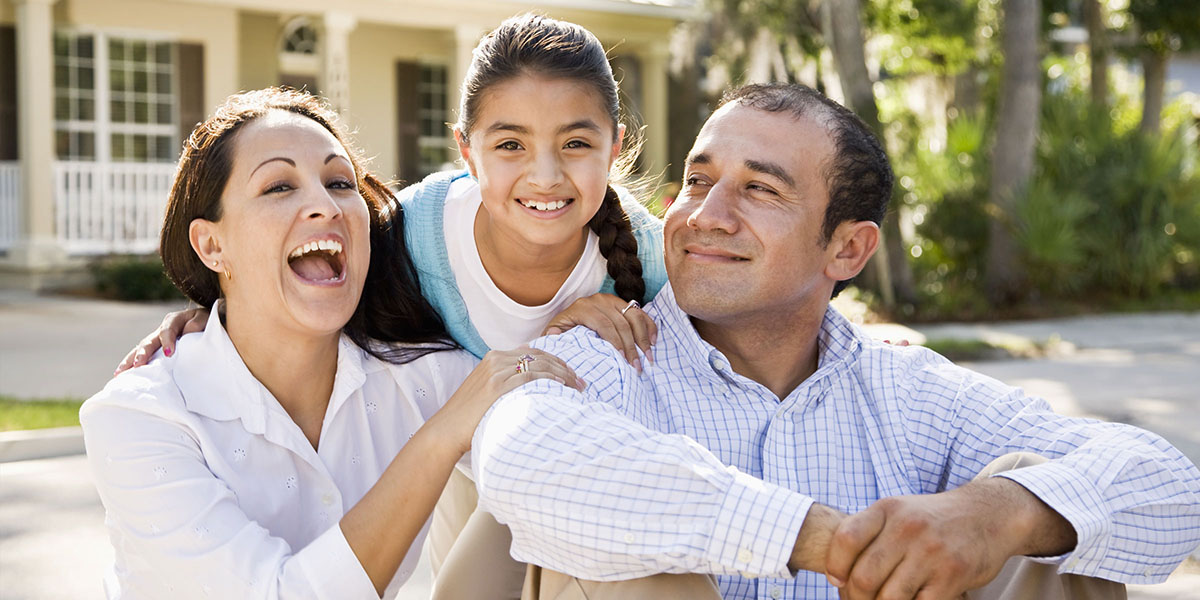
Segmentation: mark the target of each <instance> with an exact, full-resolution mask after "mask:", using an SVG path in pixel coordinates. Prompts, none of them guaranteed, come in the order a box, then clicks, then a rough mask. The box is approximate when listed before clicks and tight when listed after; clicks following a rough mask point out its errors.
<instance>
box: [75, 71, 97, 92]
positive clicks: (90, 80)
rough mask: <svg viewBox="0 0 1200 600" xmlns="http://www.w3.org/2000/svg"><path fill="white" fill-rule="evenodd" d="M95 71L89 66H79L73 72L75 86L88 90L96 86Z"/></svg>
mask: <svg viewBox="0 0 1200 600" xmlns="http://www.w3.org/2000/svg"><path fill="white" fill-rule="evenodd" d="M94 73H95V71H94V70H93V69H92V68H91V67H81V68H80V69H79V70H77V71H76V72H75V77H76V78H77V80H78V81H77V83H76V84H75V85H76V87H79V88H80V89H85V90H90V89H94V88H95V87H96V78H95V74H94Z"/></svg>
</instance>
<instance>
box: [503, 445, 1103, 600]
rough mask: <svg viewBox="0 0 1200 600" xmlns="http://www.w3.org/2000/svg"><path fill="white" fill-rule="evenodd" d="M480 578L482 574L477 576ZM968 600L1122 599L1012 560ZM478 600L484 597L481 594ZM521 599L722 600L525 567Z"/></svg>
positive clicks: (1097, 585) (1027, 460)
mask: <svg viewBox="0 0 1200 600" xmlns="http://www.w3.org/2000/svg"><path fill="white" fill-rule="evenodd" d="M1043 462H1046V459H1045V458H1043V457H1041V456H1038V455H1036V454H1029V453H1020V452H1018V453H1013V454H1006V455H1004V456H1001V457H1000V458H998V459H996V460H994V461H992V462H991V463H990V464H988V466H987V467H984V469H983V471H981V472H980V473H979V475H978V476H976V479H981V478H985V477H990V476H992V475H994V474H996V473H1000V472H1002V471H1008V470H1011V469H1019V468H1021V467H1027V466H1031V465H1035V464H1039V463H1043ZM479 576H482V575H479ZM965 596H966V598H967V599H968V600H1068V599H1070V600H1085V599H1086V600H1125V598H1126V595H1125V586H1124V585H1123V584H1120V583H1115V582H1112V581H1106V580H1103V579H1094V578H1091V577H1082V576H1079V575H1059V574H1058V573H1057V567H1056V566H1055V565H1046V564H1040V563H1036V562H1033V561H1031V560H1028V559H1025V558H1023V557H1019V556H1018V557H1013V558H1011V559H1009V561H1008V562H1007V563H1005V565H1004V568H1003V569H1002V570H1001V571H1000V574H999V575H997V576H996V578H995V579H993V580H992V582H991V583H989V584H987V585H986V586H984V587H982V588H980V589H978V590H972V591H970V592H967V593H966V594H965ZM481 597H482V596H481ZM521 598H522V600H585V599H587V600H640V599H645V600H659V599H668V600H674V599H679V600H684V599H695V600H720V598H721V594H720V592H719V591H718V588H717V586H716V581H715V579H714V578H713V577H712V576H710V575H698V574H692V575H654V576H652V577H644V578H641V579H631V580H628V581H615V582H596V581H588V580H583V579H579V578H577V577H571V576H569V575H566V574H563V573H559V572H557V571H551V570H549V569H543V568H541V567H537V566H534V565H529V567H528V573H527V576H526V579H525V587H524V590H523V593H522V596H521Z"/></svg>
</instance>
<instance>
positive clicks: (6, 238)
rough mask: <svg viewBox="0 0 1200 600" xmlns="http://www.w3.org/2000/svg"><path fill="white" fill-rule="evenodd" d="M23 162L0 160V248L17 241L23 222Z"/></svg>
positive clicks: (10, 245)
mask: <svg viewBox="0 0 1200 600" xmlns="http://www.w3.org/2000/svg"><path fill="white" fill-rule="evenodd" d="M20 206H21V163H19V162H16V161H4V162H0V250H8V249H9V248H12V245H13V244H14V243H15V242H16V241H17V231H19V230H20V227H21V224H20V219H21V213H20Z"/></svg>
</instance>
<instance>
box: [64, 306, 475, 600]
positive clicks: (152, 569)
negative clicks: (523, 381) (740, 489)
mask: <svg viewBox="0 0 1200 600" xmlns="http://www.w3.org/2000/svg"><path fill="white" fill-rule="evenodd" d="M218 312H219V311H218V310H216V309H214V310H213V311H212V316H211V317H210V318H209V321H208V326H207V328H206V329H205V331H204V332H203V333H199V334H192V335H188V336H184V337H183V338H182V339H181V340H179V344H178V347H177V352H176V353H175V355H174V356H173V357H171V358H163V357H162V356H161V355H159V357H158V358H157V359H156V360H154V361H153V362H152V363H151V364H150V365H147V366H145V367H140V368H137V369H132V370H130V371H127V372H125V373H122V374H121V375H120V376H118V377H116V378H114V379H113V380H112V381H110V382H109V383H108V385H106V386H105V387H104V389H103V390H102V391H101V392H100V393H98V394H96V395H95V396H93V397H92V398H91V399H89V400H88V401H87V402H85V403H84V405H83V408H82V409H81V410H80V413H79V416H80V422H81V423H82V425H83V431H84V440H85V443H86V446H87V454H88V462H89V463H90V466H91V470H92V473H93V475H94V477H95V480H96V487H97V489H98V490H99V492H100V499H101V500H102V501H103V503H104V508H105V511H106V517H105V524H106V525H107V527H108V530H109V537H110V539H111V541H112V544H113V547H114V549H115V550H116V564H115V565H114V567H113V570H112V571H111V572H110V573H109V575H108V577H107V578H106V580H105V590H106V593H107V595H108V597H109V598H172V599H182V598H214V599H215V598H338V599H341V598H377V597H378V596H377V595H376V593H375V588H374V586H372V584H371V581H370V579H369V578H368V577H367V574H366V572H365V571H364V570H363V568H362V566H361V565H360V564H359V562H358V560H357V559H356V558H355V556H354V553H353V552H352V551H351V549H350V546H349V545H348V544H347V542H346V538H345V537H344V536H343V535H342V530H341V527H339V526H338V521H339V520H340V519H341V517H342V516H343V515H344V514H345V513H346V511H347V510H349V509H350V508H351V507H353V506H354V505H355V503H357V502H358V501H359V500H360V499H361V498H362V497H363V495H364V494H366V492H367V490H369V489H370V488H371V486H372V485H374V484H375V482H376V481H378V479H379V477H380V475H382V473H383V471H384V469H386V468H387V466H388V465H389V464H390V463H391V461H392V459H393V458H394V457H395V456H396V453H397V452H398V451H399V450H400V448H401V447H402V446H403V445H404V444H405V442H407V441H408V439H409V438H410V437H412V435H413V433H414V432H415V431H416V430H417V429H418V428H419V427H420V426H421V425H422V424H423V423H424V422H425V420H426V419H427V418H429V417H430V416H431V415H432V414H433V413H434V412H436V411H437V410H438V408H439V407H441V405H442V404H443V403H444V402H445V401H446V399H448V398H449V397H450V395H451V394H452V393H453V392H454V390H455V389H457V388H458V386H459V384H460V383H462V381H463V379H464V378H466V376H467V374H468V373H469V372H470V371H471V369H472V368H473V367H474V365H475V362H476V361H475V359H474V358H473V357H471V356H470V355H469V354H467V353H466V352H462V351H459V352H437V353H434V354H430V355H427V356H425V357H422V358H420V359H418V360H415V361H413V362H411V363H408V364H405V365H392V364H388V363H386V362H383V361H380V360H377V359H375V358H374V357H372V356H370V355H369V354H367V353H366V352H364V351H363V350H362V349H361V348H359V347H358V346H356V345H354V344H353V343H352V342H351V341H350V340H349V339H348V338H346V337H345V336H343V337H342V339H341V341H340V345H339V348H338V364H337V373H336V377H335V380H334V385H333V394H332V396H331V397H330V399H329V407H328V408H327V409H326V412H325V420H324V422H323V423H322V427H321V437H320V441H319V442H318V448H319V450H314V449H313V447H312V445H311V444H310V443H309V442H308V440H307V438H305V437H304V434H303V432H302V431H301V430H300V428H299V426H297V425H296V423H295V422H294V421H292V419H291V417H289V416H288V414H287V413H286V412H285V411H284V410H283V407H282V406H280V405H279V402H277V401H276V400H275V398H274V397H273V396H272V395H271V393H270V392H269V391H268V390H267V389H266V388H265V387H264V386H263V385H262V384H261V383H259V381H258V380H257V379H255V378H254V376H253V375H251V374H250V371H249V370H248V369H247V368H246V365H245V364H244V363H243V362H242V360H241V358H240V356H239V354H238V352H237V350H236V349H235V348H234V346H233V343H232V342H231V341H230V339H229V336H228V335H227V334H226V332H225V329H224V328H223V327H222V326H221V321H220V319H219V318H218V317H217V316H216V315H217V314H218ZM297 376H298V377H302V376H303V374H302V373H297ZM424 536H425V529H422V531H421V533H420V534H418V536H417V538H416V539H415V540H414V541H413V544H412V547H411V548H410V549H409V552H408V555H407V556H406V557H405V559H404V561H403V563H402V564H401V565H400V568H399V569H398V570H397V572H396V575H395V576H394V577H393V578H392V581H391V583H390V584H389V586H388V588H387V592H386V593H385V594H384V596H385V597H388V598H391V597H394V596H395V595H396V593H397V591H398V590H399V588H400V585H401V584H403V583H404V581H405V580H407V579H408V577H409V575H410V574H411V573H412V571H413V569H414V568H415V567H416V564H417V559H418V557H419V554H420V548H421V544H422V543H423V541H424Z"/></svg>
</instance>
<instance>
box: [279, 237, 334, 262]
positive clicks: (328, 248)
mask: <svg viewBox="0 0 1200 600" xmlns="http://www.w3.org/2000/svg"><path fill="white" fill-rule="evenodd" d="M317 251H325V252H329V253H331V254H338V253H340V252H341V251H342V243H341V242H339V241H337V240H314V241H311V242H309V243H307V244H304V245H303V246H300V247H298V248H296V249H295V250H292V253H291V254H289V255H288V258H300V257H301V256H304V255H305V254H308V253H309V252H317Z"/></svg>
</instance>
